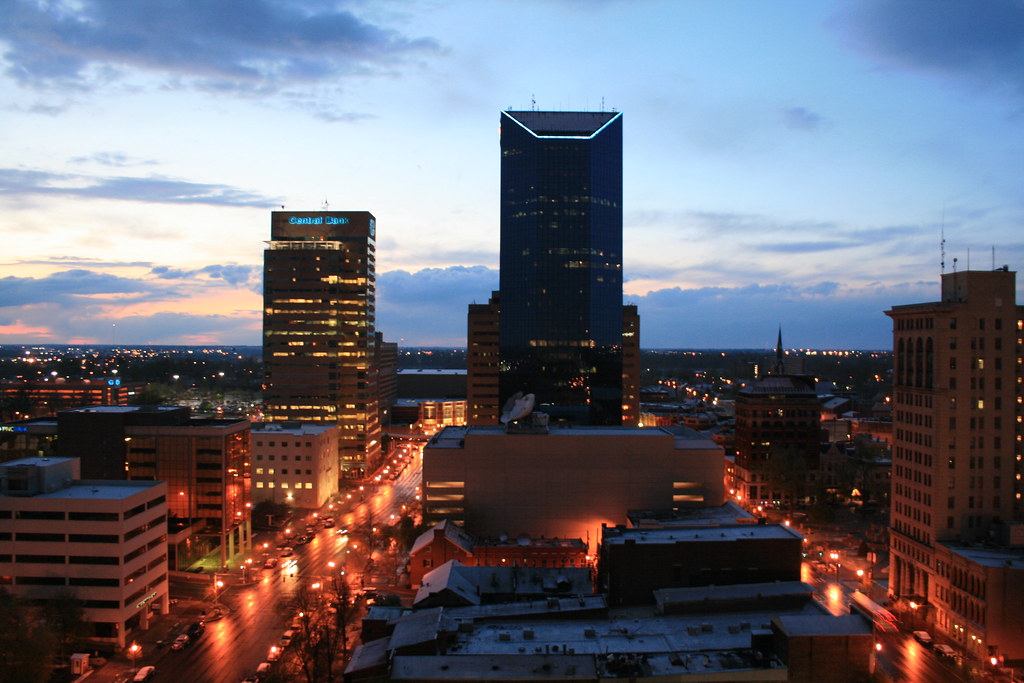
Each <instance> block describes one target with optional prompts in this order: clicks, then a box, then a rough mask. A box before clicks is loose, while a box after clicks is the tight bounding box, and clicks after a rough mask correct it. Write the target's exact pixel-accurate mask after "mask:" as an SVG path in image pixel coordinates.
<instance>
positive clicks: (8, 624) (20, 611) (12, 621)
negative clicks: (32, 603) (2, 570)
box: [0, 586, 56, 683]
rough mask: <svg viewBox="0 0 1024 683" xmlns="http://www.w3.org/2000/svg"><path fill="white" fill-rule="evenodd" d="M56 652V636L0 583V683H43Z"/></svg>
mask: <svg viewBox="0 0 1024 683" xmlns="http://www.w3.org/2000/svg"><path fill="white" fill-rule="evenodd" d="M55 651H56V647H55V643H54V639H53V636H51V635H50V634H49V633H48V632H47V631H46V629H44V628H41V627H40V626H39V625H38V624H32V623H31V619H30V614H29V611H28V608H27V607H25V605H23V604H22V603H21V602H20V601H19V600H17V599H16V598H15V597H14V596H12V595H11V594H10V593H8V592H7V591H6V590H5V589H4V588H3V587H2V586H0V683H15V681H17V683H43V681H46V680H47V679H48V678H49V676H50V669H51V666H50V661H51V660H52V659H53V655H54V652H55Z"/></svg>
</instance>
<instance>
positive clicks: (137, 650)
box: [128, 643, 142, 674]
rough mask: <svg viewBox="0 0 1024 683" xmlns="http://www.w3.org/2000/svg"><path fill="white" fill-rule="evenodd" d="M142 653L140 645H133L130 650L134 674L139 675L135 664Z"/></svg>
mask: <svg viewBox="0 0 1024 683" xmlns="http://www.w3.org/2000/svg"><path fill="white" fill-rule="evenodd" d="M140 652H142V647H141V646H140V645H139V644H138V643H132V644H131V646H129V648H128V656H129V657H131V658H132V674H136V673H138V669H137V667H136V666H135V662H136V660H137V659H138V656H139V653H140Z"/></svg>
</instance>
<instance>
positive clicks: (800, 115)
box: [782, 107, 822, 130]
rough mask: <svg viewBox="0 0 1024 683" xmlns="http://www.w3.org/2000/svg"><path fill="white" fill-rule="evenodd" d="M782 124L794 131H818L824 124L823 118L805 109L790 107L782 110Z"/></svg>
mask: <svg viewBox="0 0 1024 683" xmlns="http://www.w3.org/2000/svg"><path fill="white" fill-rule="evenodd" d="M782 122H783V123H784V124H785V125H786V127H787V128H792V129H793V130H817V129H818V128H819V127H820V126H821V123H822V119H821V116H819V115H818V114H815V113H814V112H813V111H811V110H809V109H804V108H803V107H789V108H787V109H783V110H782Z"/></svg>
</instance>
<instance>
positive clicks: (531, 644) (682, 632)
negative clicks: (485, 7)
mask: <svg viewBox="0 0 1024 683" xmlns="http://www.w3.org/2000/svg"><path fill="white" fill-rule="evenodd" d="M446 612H447V610H446ZM449 613H451V612H449ZM451 614H452V616H455V615H454V613H451ZM776 616H789V617H798V616H803V617H812V618H814V619H820V620H821V628H822V630H823V631H827V630H829V629H830V628H831V626H830V625H829V624H828V623H827V622H829V621H830V620H832V619H835V618H836V617H833V616H832V615H830V614H828V613H827V612H825V611H824V609H823V608H822V607H820V606H819V605H818V603H816V602H815V601H814V600H807V601H805V602H803V603H802V604H801V605H799V606H794V607H791V608H788V609H787V608H784V607H782V608H780V607H778V606H776V607H772V608H768V607H765V608H763V609H748V610H743V611H739V612H720V613H713V614H668V615H659V614H655V611H654V607H653V606H650V605H645V606H641V607H631V608H623V609H615V610H612V611H611V612H610V614H609V616H608V617H607V618H597V617H595V618H574V619H572V620H560V621H556V620H553V619H551V618H550V616H549V617H548V618H546V619H536V620H529V621H524V620H521V619H516V620H514V621H511V620H510V621H504V622H499V621H494V622H483V623H480V622H477V623H474V624H473V625H472V628H466V627H464V628H462V629H459V630H458V632H457V635H456V636H455V638H454V639H453V641H452V643H451V644H450V645H449V648H448V652H449V653H451V654H461V655H495V654H509V655H511V654H522V653H523V652H525V653H527V654H528V653H534V654H543V653H546V652H551V653H554V652H563V651H564V649H565V648H568V650H569V653H570V654H591V655H598V654H608V653H621V654H637V653H648V654H650V653H668V652H701V651H705V650H742V649H744V648H749V647H750V646H751V633H752V632H754V631H767V630H769V629H771V622H772V618H773V617H776ZM809 623H813V622H809ZM553 646H554V647H557V650H555V649H553ZM520 648H522V651H521V650H520Z"/></svg>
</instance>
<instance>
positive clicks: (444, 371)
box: [398, 368, 466, 376]
mask: <svg viewBox="0 0 1024 683" xmlns="http://www.w3.org/2000/svg"><path fill="white" fill-rule="evenodd" d="M398 374H399V375H456V376H457V375H465V374H466V370H465V369H459V368H406V369H405V370H399V371H398Z"/></svg>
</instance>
